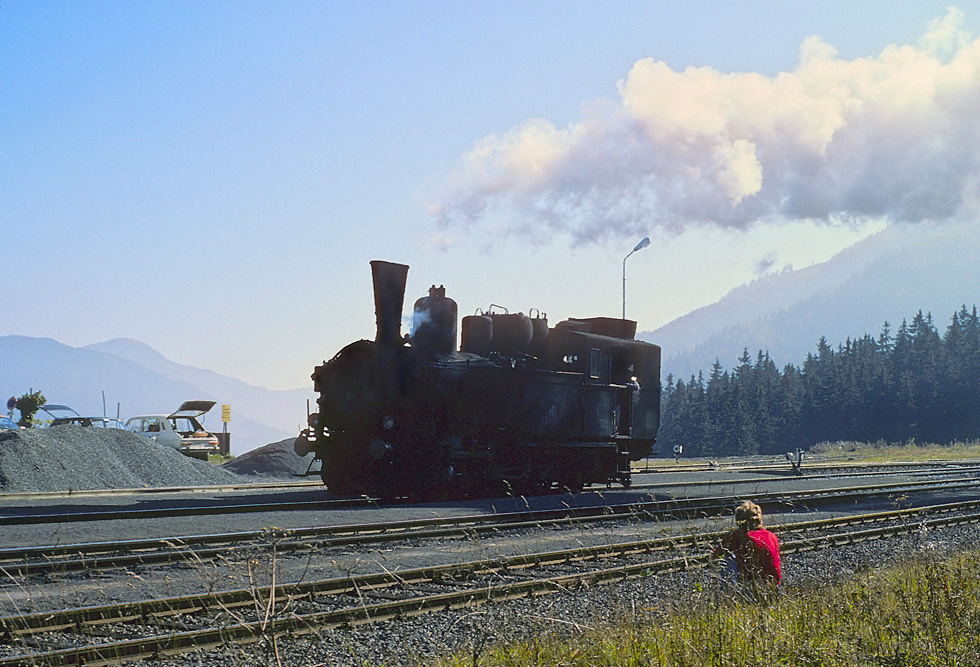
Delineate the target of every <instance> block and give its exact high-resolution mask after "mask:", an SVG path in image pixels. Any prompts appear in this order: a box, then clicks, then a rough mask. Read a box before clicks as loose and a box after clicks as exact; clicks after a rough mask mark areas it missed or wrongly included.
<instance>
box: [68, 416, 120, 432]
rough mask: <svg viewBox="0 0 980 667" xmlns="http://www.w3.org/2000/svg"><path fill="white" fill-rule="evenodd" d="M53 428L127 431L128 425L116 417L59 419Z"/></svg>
mask: <svg viewBox="0 0 980 667" xmlns="http://www.w3.org/2000/svg"><path fill="white" fill-rule="evenodd" d="M51 426H90V427H92V428H118V429H121V430H123V431H125V430H126V425H125V424H123V423H122V420H121V419H116V418H115V417H82V416H81V415H76V416H74V417H58V418H56V419H54V420H52V422H51Z"/></svg>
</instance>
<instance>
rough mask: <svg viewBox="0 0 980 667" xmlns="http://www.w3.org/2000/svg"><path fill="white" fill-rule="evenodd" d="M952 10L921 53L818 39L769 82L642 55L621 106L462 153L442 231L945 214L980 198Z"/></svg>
mask: <svg viewBox="0 0 980 667" xmlns="http://www.w3.org/2000/svg"><path fill="white" fill-rule="evenodd" d="M962 18H963V17H962V13H961V12H960V11H959V10H956V9H954V8H951V9H950V10H949V12H948V13H947V15H946V16H945V17H944V18H942V19H938V20H936V21H934V22H933V23H932V24H931V25H930V26H929V29H928V31H927V33H926V34H925V35H924V36H923V38H922V39H921V40H920V42H919V44H918V45H917V46H912V45H904V46H889V47H887V48H885V49H884V50H883V51H882V52H881V53H880V54H878V55H877V56H876V57H870V58H858V59H855V60H849V61H846V60H841V59H839V58H838V57H837V53H836V51H835V50H834V48H833V47H832V46H830V45H829V44H827V43H825V42H823V41H821V40H820V39H819V38H816V37H811V38H808V39H806V40H805V41H804V42H803V44H802V45H801V47H800V62H799V65H798V66H797V68H796V69H795V71H792V72H785V73H780V74H778V75H776V76H773V77H769V76H763V75H761V74H755V73H733V74H726V73H723V72H719V71H718V70H715V69H712V68H710V67H690V68H688V69H686V70H684V71H683V72H675V71H673V70H672V69H670V67H668V66H667V65H666V64H664V63H662V62H657V61H655V60H652V59H646V60H641V61H638V62H637V63H635V64H634V65H633V67H632V68H631V69H630V71H629V74H628V75H627V76H626V79H625V80H623V81H620V82H619V93H620V96H621V100H620V102H619V103H618V104H611V103H606V104H600V103H595V104H592V105H589V106H588V107H587V108H586V112H585V113H584V115H583V118H582V120H581V122H579V123H577V124H574V125H571V126H569V127H568V128H565V129H559V128H556V127H555V126H554V125H552V124H551V123H549V122H548V121H545V120H529V121H527V122H526V123H524V124H523V125H521V126H520V127H517V128H515V129H513V130H511V131H509V132H507V133H505V134H502V135H494V136H490V137H487V138H485V139H483V140H481V141H480V142H478V143H477V145H476V146H475V147H474V148H473V149H472V150H471V151H470V152H469V153H468V154H466V155H465V156H464V157H463V159H462V161H461V163H460V165H459V167H458V169H457V172H456V174H455V175H454V177H453V179H452V180H451V182H450V183H449V185H448V188H447V191H446V193H445V196H444V197H443V198H442V200H441V201H440V202H439V203H436V204H434V205H433V206H432V213H433V215H434V217H435V219H436V221H437V222H438V224H439V225H440V226H441V227H443V228H446V227H450V226H453V225H464V226H465V225H469V224H474V223H477V222H480V221H481V220H485V219H495V218H498V217H506V219H508V220H511V221H513V222H511V223H510V224H509V226H508V228H509V229H510V230H511V231H517V232H522V233H528V234H529V235H531V236H532V237H533V236H536V235H538V234H541V233H542V232H543V231H545V230H556V229H557V230H562V231H565V232H568V233H570V234H571V235H572V236H573V237H574V238H575V239H576V241H577V242H579V243H585V242H590V241H594V240H597V239H601V238H603V237H607V236H619V235H625V236H629V237H634V236H637V235H638V234H639V233H640V232H641V231H644V230H653V229H659V230H661V231H663V232H666V233H679V232H681V231H683V230H684V229H687V228H688V227H691V226H696V225H717V226H719V227H728V228H745V227H747V226H749V225H751V224H752V223H754V222H756V221H767V222H776V221H782V220H818V221H825V222H844V223H847V222H848V221H861V220H864V219H867V218H871V217H884V218H886V219H888V220H892V221H909V222H917V221H922V220H934V221H940V220H944V219H948V218H951V217H954V216H957V215H961V214H964V213H968V212H974V211H976V210H977V208H978V207H980V206H978V205H980V121H978V110H980V40H971V38H970V36H969V35H966V34H965V33H964V32H963V31H962V30H961V29H960V24H961V21H962Z"/></svg>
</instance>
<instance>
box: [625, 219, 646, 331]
mask: <svg viewBox="0 0 980 667" xmlns="http://www.w3.org/2000/svg"><path fill="white" fill-rule="evenodd" d="M648 245H650V237H649V236H644V237H643V240H642V241H640V242H639V243H637V244H636V247H635V248H633V249H632V250H630V252H629V255H626V257H623V319H624V320H625V319H626V260H628V259H629V258H630V255H632V254H633V253H634V252H636V251H637V250H643V249H644V248H646V247H647V246H648Z"/></svg>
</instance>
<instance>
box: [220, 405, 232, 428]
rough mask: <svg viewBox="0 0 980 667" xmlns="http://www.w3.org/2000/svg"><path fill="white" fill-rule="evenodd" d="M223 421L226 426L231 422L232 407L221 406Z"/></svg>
mask: <svg viewBox="0 0 980 667" xmlns="http://www.w3.org/2000/svg"><path fill="white" fill-rule="evenodd" d="M221 421H223V422H224V423H225V424H227V423H228V422H230V421H231V406H230V405H222V406H221Z"/></svg>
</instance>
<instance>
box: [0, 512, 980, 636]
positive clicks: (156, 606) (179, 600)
mask: <svg viewBox="0 0 980 667" xmlns="http://www.w3.org/2000/svg"><path fill="white" fill-rule="evenodd" d="M978 508H980V501H972V502H963V503H944V504H941V505H934V506H929V507H923V508H915V509H903V510H891V511H888V512H872V513H866V514H858V515H853V516H848V517H837V518H831V519H817V520H810V521H801V522H793V523H786V524H779V525H776V526H774V527H772V529H773V530H774V531H776V532H778V533H780V534H786V533H798V532H808V531H813V530H819V529H824V528H837V527H841V526H847V525H855V524H869V523H880V522H885V521H895V520H900V519H906V518H912V517H916V516H922V515H933V514H949V513H952V512H962V511H965V510H970V509H974V510H975V509H978ZM970 516H974V517H976V518H977V519H978V520H980V512H977V513H975V514H974V515H970ZM916 525H921V522H919V523H917V524H916ZM726 532H727V531H719V532H710V533H698V534H691V535H678V536H672V537H659V538H653V539H648V540H638V541H633V542H625V543H616V544H603V545H598V546H592V547H576V548H573V549H563V550H559V551H550V552H540V553H532V554H521V555H515V556H506V557H498V558H490V559H484V560H480V561H472V562H469V563H458V564H449V565H443V566H430V567H424V568H417V569H410V570H402V571H398V572H393V573H392V572H380V573H372V574H364V575H356V576H354V575H352V576H347V577H340V578H331V579H322V580H319V581H311V582H305V583H300V584H283V585H280V586H277V587H271V586H266V587H256V588H248V589H234V590H228V591H222V592H217V593H209V594H196V595H188V596H178V597H171V598H159V599H156V600H144V601H138V602H129V603H120V604H109V605H99V606H92V607H82V608H78V609H74V610H67V611H62V612H50V611H47V612H38V613H34V614H25V615H20V616H11V617H6V618H0V628H2V629H3V630H4V631H5V632H6V633H10V634H15V635H24V634H34V633H36V632H51V631H52V630H57V629H62V628H74V627H79V626H82V625H85V624H102V623H115V622H122V621H126V620H130V619H139V618H144V619H145V618H149V617H154V616H170V615H178V614H187V613H191V612H194V611H200V610H203V609H208V608H214V607H215V606H216V605H218V606H221V607H225V608H234V607H236V606H240V605H241V604H251V603H252V602H254V601H255V599H260V600H263V601H265V600H268V599H270V598H272V599H280V600H282V599H298V598H301V597H306V596H309V595H311V594H321V595H322V594H339V593H350V592H355V591H362V592H363V591H366V590H375V589H378V588H383V587H390V586H395V585H401V584H404V583H406V582H418V581H432V580H440V579H444V578H446V577H449V576H455V575H456V574H458V573H459V572H477V571H489V570H493V571H497V570H512V569H514V568H516V567H529V566H540V565H542V564H550V563H562V562H566V563H567V562H574V561H582V560H592V559H595V558H600V557H621V556H624V555H629V554H633V553H642V552H652V551H662V550H668V549H677V548H679V547H680V546H683V547H691V546H695V545H698V544H708V543H713V542H714V541H717V539H720V538H721V536H722V535H724V534H725V533H726Z"/></svg>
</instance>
